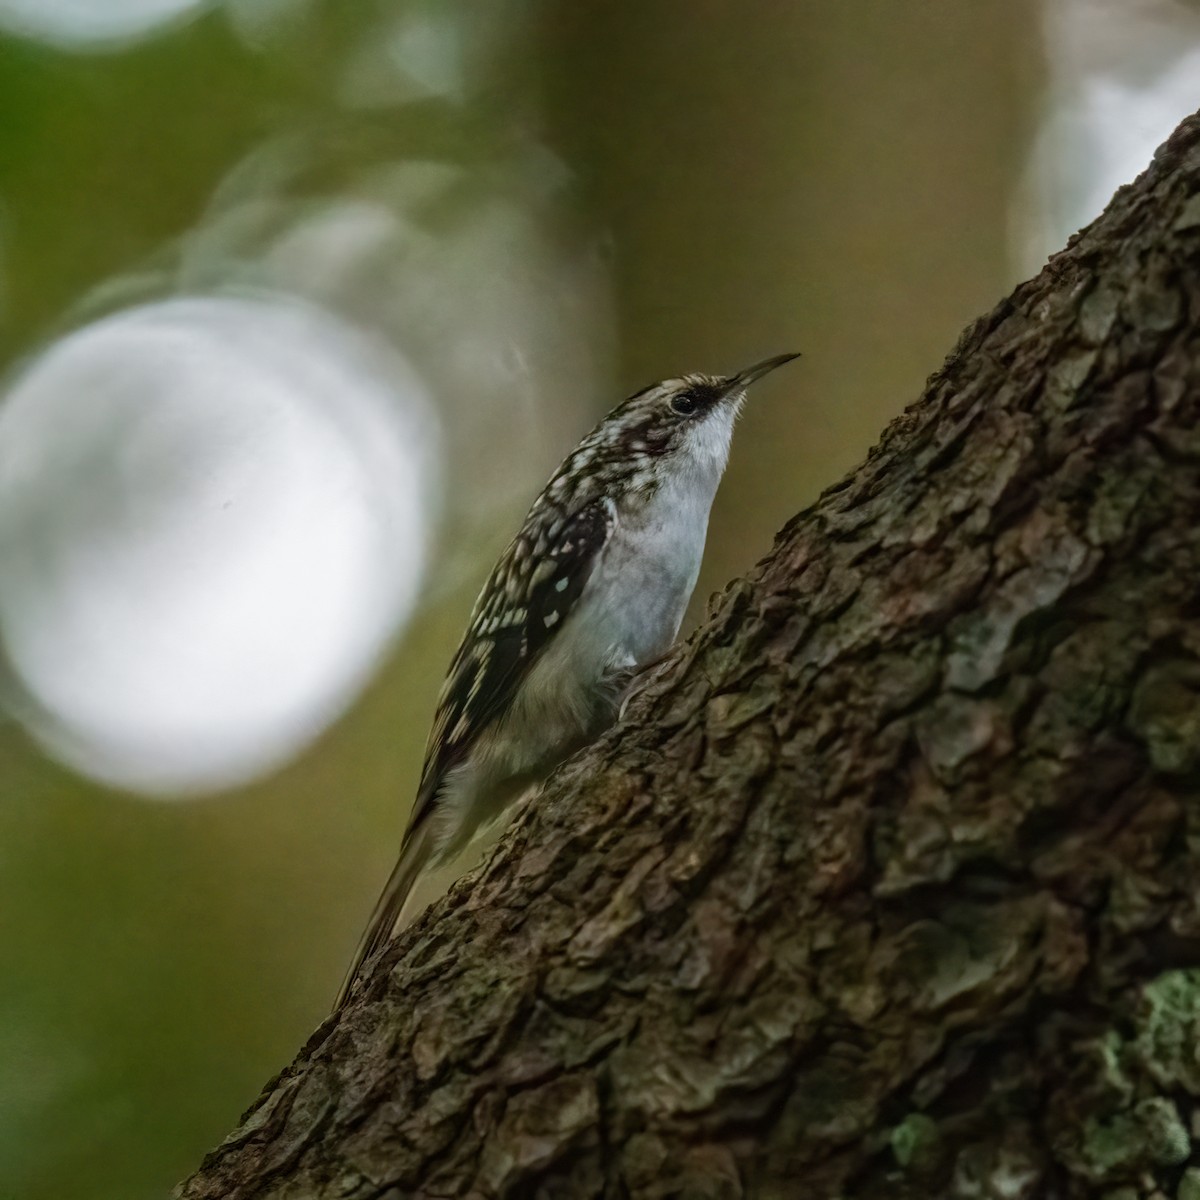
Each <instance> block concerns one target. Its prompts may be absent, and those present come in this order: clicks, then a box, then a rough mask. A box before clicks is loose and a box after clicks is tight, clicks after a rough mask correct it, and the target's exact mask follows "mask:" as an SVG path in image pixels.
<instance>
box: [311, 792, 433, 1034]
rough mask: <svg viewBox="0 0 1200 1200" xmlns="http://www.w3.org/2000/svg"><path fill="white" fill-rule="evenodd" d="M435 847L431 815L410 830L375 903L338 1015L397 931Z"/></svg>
mask: <svg viewBox="0 0 1200 1200" xmlns="http://www.w3.org/2000/svg"><path fill="white" fill-rule="evenodd" d="M434 847H435V839H434V828H433V822H432V821H431V820H430V818H429V815H428V814H427V815H426V816H425V819H424V820H422V821H418V822H417V824H415V825H413V826H412V827H411V828H410V829H409V831H408V834H407V836H406V837H405V839H404V844H403V845H402V846H401V848H400V857H399V859H398V860H397V861H396V865H395V867H393V868H392V873H391V875H390V876H389V877H388V881H387V884H386V885H385V886H384V889H383V893H382V895H381V896H380V897H379V899H378V900H377V901H376V903H375V911H374V912H373V913H372V914H371V920H370V922H369V923H368V925H367V928H366V932H365V933H364V934H363V935H362V938H361V940H360V941H359V943H358V949H357V950H356V951H355V952H354V961H353V962H352V963H351V964H350V970H349V971H347V972H346V978H345V979H344V980H343V981H342V986H341V988H340V990H339V991H338V995H337V999H336V1000H335V1001H334V1004H333V1011H334V1012H338V1011H339V1010H340V1009H341V1008H342V1007H343V1006H344V1005H345V1003H346V1001H347V1000H348V999H349V998H350V993H351V991H352V990H353V988H354V984H355V983H356V982H357V980H358V976H359V974H360V972H361V971H362V968H363V964H364V963H365V962H366V961H367V959H369V958H370V957H371V956H372V955H373V954H374V953H375V951H376V950H378V949H379V948H380V947H381V946H383V945H384V944H385V943H386V942H387V941H388V940H389V939H390V938H391V937H392V935H393V933H395V932H396V926H397V924H398V922H399V920H400V917H401V916H402V915H403V913H404V906H405V903H406V902H407V900H408V897H409V895H410V894H411V893H412V890H413V885H414V884H415V883H416V882H417V879H418V878H419V877H420V875H421V872H422V871H423V870H424V869H425V867H426V865H427V864H428V862H429V860H430V858H431V857H432V855H433V851H434Z"/></svg>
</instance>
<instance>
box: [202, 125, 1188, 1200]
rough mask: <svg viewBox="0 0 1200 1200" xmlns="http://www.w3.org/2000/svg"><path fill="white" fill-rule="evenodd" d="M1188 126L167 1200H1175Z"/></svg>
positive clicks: (1180, 1191) (385, 961)
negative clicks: (450, 1199) (882, 1199)
mask: <svg viewBox="0 0 1200 1200" xmlns="http://www.w3.org/2000/svg"><path fill="white" fill-rule="evenodd" d="M1198 329H1200V117H1195V118H1192V119H1190V120H1189V121H1187V122H1185V123H1184V125H1182V126H1181V127H1180V129H1179V130H1178V131H1177V132H1176V134H1175V135H1174V136H1173V137H1172V139H1171V140H1170V142H1168V143H1167V145H1166V146H1165V147H1163V149H1162V150H1160V152H1159V153H1158V155H1157V156H1156V159H1155V161H1154V163H1153V165H1152V166H1151V168H1150V170H1149V171H1148V172H1147V173H1146V174H1145V175H1144V176H1143V177H1142V178H1141V179H1140V180H1139V181H1138V182H1137V183H1136V184H1134V185H1133V186H1131V187H1128V188H1125V189H1122V191H1120V192H1119V193H1118V194H1117V196H1116V197H1115V198H1114V200H1113V203H1112V205H1111V206H1110V208H1109V209H1108V211H1107V212H1106V213H1105V215H1104V216H1103V217H1102V218H1101V219H1100V220H1099V221H1097V222H1096V223H1095V224H1094V225H1093V226H1092V227H1091V228H1090V229H1089V230H1087V231H1086V232H1084V233H1083V234H1082V235H1080V236H1078V237H1077V238H1075V239H1074V240H1073V241H1072V243H1071V244H1070V246H1069V247H1068V248H1067V249H1066V250H1065V251H1064V252H1063V253H1062V254H1060V255H1058V256H1057V257H1056V258H1054V259H1053V260H1052V261H1051V263H1050V264H1049V265H1048V266H1047V268H1046V269H1045V270H1044V271H1043V272H1042V274H1041V275H1040V276H1039V277H1038V278H1037V279H1035V280H1033V281H1031V282H1029V283H1026V284H1023V285H1022V286H1021V287H1019V288H1018V289H1017V290H1016V292H1015V293H1014V294H1013V295H1012V296H1011V297H1010V298H1009V299H1008V300H1005V301H1004V302H1003V303H1001V304H1000V305H999V306H998V307H997V308H996V310H995V311H994V312H992V313H991V314H989V315H988V316H986V317H984V318H983V319H981V320H980V321H978V322H977V323H976V324H975V325H974V326H972V327H971V328H970V329H969V330H968V331H967V332H966V333H965V334H964V336H963V337H962V339H961V341H960V343H959V345H958V346H957V348H956V349H955V351H954V353H953V354H952V355H951V357H950V358H949V359H948V361H947V362H946V364H945V366H944V367H943V368H942V370H941V371H939V372H938V373H937V374H936V375H935V376H933V377H932V378H931V380H930V381H929V385H928V388H927V390H926V392H925V395H924V396H923V398H922V399H921V400H920V402H919V403H917V404H916V405H914V406H913V407H912V408H911V409H909V410H908V411H907V412H906V413H905V414H904V415H903V416H902V417H900V418H899V419H898V420H897V421H895V422H894V423H893V424H892V425H891V427H890V428H889V429H888V430H887V431H886V433H885V434H884V436H883V439H882V441H881V442H880V444H879V445H878V446H877V447H876V449H875V450H874V451H873V452H872V453H871V455H870V456H869V458H868V459H867V461H866V462H865V463H864V464H863V465H862V466H861V467H860V468H859V470H857V471H856V472H855V473H854V474H853V475H852V476H851V477H850V478H848V479H846V480H845V481H844V482H842V483H841V484H839V485H837V486H836V487H833V488H831V489H830V490H829V491H827V492H826V493H825V494H824V495H823V496H822V497H821V499H820V500H819V501H818V503H817V504H816V505H814V506H813V507H812V508H811V509H809V510H808V511H807V512H804V513H801V514H800V515H799V516H798V517H796V518H795V519H794V520H793V521H792V522H791V523H790V524H789V525H788V526H787V528H785V529H784V530H783V531H782V533H781V534H780V535H779V537H778V539H777V541H776V544H775V547H774V549H773V550H772V552H771V554H770V556H769V557H768V558H767V559H766V560H765V561H764V562H763V563H762V564H760V566H759V567H758V568H757V569H756V570H755V572H754V573H753V574H752V576H751V577H750V578H749V579H747V580H746V581H743V582H740V583H737V584H735V585H733V586H732V587H731V588H730V589H728V591H727V592H726V593H725V594H724V596H723V597H722V598H721V599H720V602H719V604H718V606H717V607H716V611H715V612H714V614H713V615H712V617H711V619H710V620H709V621H708V622H707V624H706V625H705V626H704V628H703V629H702V630H701V631H700V632H699V633H698V634H697V635H696V636H695V637H693V638H692V639H690V640H689V641H688V642H687V643H686V644H683V645H681V646H679V647H677V649H676V651H675V652H674V654H673V656H672V658H671V660H670V661H669V663H668V664H667V665H666V667H665V668H664V669H663V670H662V671H661V672H659V673H658V674H657V675H656V676H655V677H654V678H653V679H652V680H650V681H649V682H648V684H647V685H646V686H645V688H644V689H643V690H642V691H641V692H640V693H639V695H638V698H637V699H636V700H635V701H634V703H633V704H632V705H631V708H630V710H629V712H627V714H626V716H625V719H624V721H623V723H622V724H621V725H620V727H619V728H617V729H616V730H615V731H613V733H612V734H611V736H608V737H606V738H605V739H603V741H602V742H601V743H599V744H598V745H596V746H595V747H593V748H592V749H590V750H589V751H588V752H587V753H585V754H584V755H583V756H581V757H580V758H578V759H576V760H575V761H573V762H572V763H571V764H569V765H568V766H567V767H566V768H565V769H564V770H563V771H562V772H560V773H559V774H558V775H557V776H556V777H555V779H554V780H553V781H552V782H551V784H550V786H549V787H548V789H547V790H546V793H545V795H544V796H543V798H542V799H541V801H540V802H539V803H538V804H537V805H536V806H534V807H533V808H531V809H530V810H529V811H527V812H526V813H525V814H524V815H523V816H522V817H521V818H520V819H519V820H518V822H517V823H516V825H515V827H514V828H513V830H511V831H510V833H509V834H508V835H507V836H506V838H505V840H504V841H503V843H502V844H501V847H500V849H499V851H498V852H497V853H496V854H494V855H493V856H492V858H491V859H490V861H489V862H488V864H487V865H485V867H484V868H482V869H481V870H479V871H477V872H476V873H474V874H473V875H472V876H470V877H468V878H467V879H466V880H465V881H463V882H462V883H461V884H459V885H458V886H457V887H456V888H454V889H453V891H452V892H451V893H450V895H449V896H448V897H447V898H446V899H445V900H443V901H442V902H440V903H438V904H436V905H435V906H433V908H431V909H430V910H429V911H428V912H427V913H426V914H425V915H424V917H423V918H422V919H420V920H419V921H418V922H417V923H416V924H415V925H414V926H413V927H412V928H410V929H409V930H408V931H407V932H406V934H405V935H404V936H402V937H401V938H399V939H398V940H397V941H396V942H395V943H394V944H393V945H392V946H391V947H390V948H389V949H388V950H387V951H386V952H385V953H384V955H383V956H382V959H381V961H378V962H377V963H376V965H375V968H374V971H373V973H372V975H371V977H370V980H369V984H368V986H367V987H366V988H365V989H364V991H363V992H361V993H360V995H359V999H358V1000H357V1002H356V1003H354V1004H353V1005H352V1006H351V1007H350V1008H349V1009H348V1011H346V1012H345V1013H344V1014H343V1015H342V1016H341V1018H340V1019H338V1020H336V1021H333V1020H331V1021H329V1022H327V1023H326V1024H325V1025H324V1026H322V1028H321V1029H319V1030H318V1031H317V1033H316V1034H315V1035H314V1036H313V1038H312V1039H311V1040H310V1042H309V1043H308V1045H307V1046H305V1047H304V1049H303V1050H302V1051H301V1053H300V1055H299V1057H298V1058H297V1060H296V1061H295V1063H294V1064H293V1065H292V1066H291V1067H289V1068H288V1069H287V1070H286V1071H285V1072H284V1073H283V1074H282V1075H280V1076H279V1077H278V1078H277V1079H275V1080H273V1081H272V1082H271V1083H270V1084H269V1085H268V1087H267V1089H266V1090H265V1091H264V1093H263V1095H262V1097H261V1098H260V1099H259V1101H258V1102H257V1103H256V1105H255V1106H254V1107H253V1108H252V1109H251V1110H250V1112H249V1113H248V1114H247V1116H246V1117H245V1119H244V1121H243V1123H242V1125H241V1127H240V1128H239V1129H238V1130H237V1131H236V1132H235V1133H233V1134H232V1135H231V1136H230V1137H229V1138H228V1139H227V1140H226V1142H225V1143H224V1144H223V1145H222V1146H221V1147H220V1148H219V1149H218V1150H216V1151H215V1152H214V1153H212V1154H210V1155H209V1156H208V1158H207V1159H206V1160H205V1162H204V1164H203V1166H202V1167H201V1169H200V1171H199V1173H198V1174H197V1175H195V1176H194V1177H193V1178H192V1179H191V1180H189V1181H188V1182H187V1183H186V1184H184V1185H182V1187H181V1188H180V1191H179V1193H178V1194H179V1195H180V1196H182V1197H183V1198H185V1200H202V1198H204V1200H217V1198H218V1197H219V1198H220V1200H232V1198H238V1200H249V1198H251V1197H254V1198H262V1197H322V1198H324V1197H339V1198H342V1200H346V1198H351V1200H366V1198H367V1197H386V1198H388V1200H399V1198H401V1197H409V1196H414V1197H434V1196H469V1197H476V1198H480V1200H482V1198H484V1197H489V1198H491V1197H562V1198H568V1197H569V1198H574V1197H580V1198H582V1197H621V1196H634V1197H666V1196H679V1197H692V1198H695V1200H701V1198H710V1200H717V1198H723V1197H738V1196H754V1197H813V1198H815V1200H821V1198H825V1197H829V1198H832V1197H847V1198H848V1197H875V1196H889V1197H899V1198H901V1200H903V1198H914V1200H915V1198H917V1197H921V1198H926V1197H933V1196H938V1197H940V1196H948V1197H949V1196H953V1197H963V1198H967V1197H994V1198H996V1200H1000V1198H1007V1200H1021V1198H1026V1200H1032V1198H1033V1197H1084V1196H1087V1197H1091V1196H1105V1197H1109V1198H1111V1200H1135V1198H1137V1197H1151V1196H1154V1197H1158V1196H1159V1195H1160V1194H1161V1195H1162V1196H1166V1197H1179V1198H1180V1200H1189V1198H1192V1200H1194V1198H1195V1197H1198V1196H1200V1166H1197V1167H1191V1166H1189V1163H1191V1162H1193V1161H1195V1162H1197V1163H1198V1164H1200V1144H1198V1145H1197V1146H1196V1148H1195V1149H1194V1148H1193V1136H1194V1135H1197V1134H1200V1125H1198V1122H1200V1049H1198V1047H1200V428H1198V427H1197V417H1198V415H1200V332H1198Z"/></svg>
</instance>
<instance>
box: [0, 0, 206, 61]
mask: <svg viewBox="0 0 1200 1200" xmlns="http://www.w3.org/2000/svg"><path fill="white" fill-rule="evenodd" d="M211 4H212V0H0V28H2V29H5V30H7V31H8V32H9V33H14V34H16V35H17V36H18V37H24V38H30V39H32V40H34V41H40V42H48V43H49V44H50V45H53V46H59V47H62V48H63V49H71V50H87V49H95V48H106V47H109V46H121V45H125V44H127V43H129V42H133V41H136V40H138V39H139V38H143V37H146V36H147V35H149V34H151V33H155V32H157V31H158V30H160V29H162V28H163V27H165V26H169V25H174V24H177V23H179V22H181V21H184V20H187V19H188V18H190V17H195V16H199V14H200V13H201V12H203V11H204V10H205V9H206V8H209V7H211Z"/></svg>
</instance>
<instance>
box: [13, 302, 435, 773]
mask: <svg viewBox="0 0 1200 1200" xmlns="http://www.w3.org/2000/svg"><path fill="white" fill-rule="evenodd" d="M431 420H432V418H431V416H430V405H429V403H428V396H427V394H426V391H425V389H424V387H423V385H422V383H421V382H420V380H419V379H418V378H417V376H416V375H415V374H414V373H413V372H412V371H411V370H410V369H409V368H407V367H406V365H405V364H404V363H403V362H402V361H401V360H399V359H398V358H397V357H396V356H395V354H394V352H392V351H390V350H388V349H386V348H384V347H383V346H381V345H380V344H379V343H377V342H376V341H374V340H373V339H370V338H368V337H366V336H365V335H363V334H361V333H360V332H358V331H356V330H354V329H352V328H351V327H349V326H348V325H346V324H345V323H344V322H343V321H341V320H339V319H337V318H335V317H333V316H332V315H330V314H329V313H327V312H325V311H323V310H321V309H318V308H316V307H312V306H301V305H297V304H295V303H293V302H290V301H283V300H274V299H268V298H255V299H246V298H226V297H208V298H190V299H175V300H169V301H164V302H161V303H156V304H150V305H146V306H143V307H140V308H136V309H131V310H128V311H125V312H122V313H119V314H117V315H115V316H110V317H107V318H105V319H103V320H101V321H99V322H97V323H95V324H93V325H91V326H88V327H86V328H84V329H82V330H79V331H77V332H75V333H73V334H71V335H69V336H67V337H66V338H64V339H62V340H61V341H59V342H57V343H56V344H54V345H52V346H51V347H50V348H49V349H48V350H47V351H46V352H45V353H44V354H43V355H42V356H41V357H40V358H38V359H37V360H36V361H34V362H33V363H32V364H31V365H30V366H29V367H28V368H27V369H26V370H25V371H24V372H23V373H21V374H20V376H19V377H18V378H17V379H16V380H15V381H14V382H13V384H12V386H11V388H10V390H9V394H8V396H7V399H6V401H5V402H4V404H3V407H2V408H0V554H2V556H3V561H4V564H5V569H4V572H3V573H2V574H0V634H2V636H3V641H4V647H5V651H6V654H7V656H8V659H9V662H10V665H11V667H12V669H13V670H14V671H15V672H16V675H17V677H18V679H19V682H20V684H21V685H22V689H23V691H24V692H25V693H27V696H28V699H29V703H28V704H27V705H26V706H24V711H23V713H22V714H21V715H22V719H23V720H24V721H25V722H26V724H27V725H28V727H29V728H30V730H31V732H32V733H33V734H34V736H35V737H36V738H38V740H39V741H41V742H42V743H43V744H44V745H45V746H47V747H48V748H49V749H50V750H51V751H52V752H53V753H54V754H56V755H57V756H58V757H60V758H61V759H63V760H64V761H66V762H68V763H70V764H71V765H73V766H74V767H76V768H77V769H79V770H81V771H83V772H84V773H87V774H89V775H91V776H93V777H95V778H99V779H103V780H106V781H108V782H110V783H113V784H116V785H119V786H123V787H126V788H129V789H132V790H136V791H141V792H146V793H151V794H194V793H196V792H200V791H205V790H210V789H213V788H218V787H221V786H225V785H229V784H233V783H237V782H240V781H242V780H245V779H247V778H251V777H253V776H254V775H257V774H259V773H261V772H263V771H265V770H267V769H269V768H271V767H273V766H275V765H277V764H279V763H282V762H284V761H286V760H287V759H288V758H289V757H291V756H292V755H294V754H295V753H296V752H297V751H298V750H299V749H300V748H301V747H302V746H303V745H304V744H305V743H306V742H307V741H309V740H310V739H311V738H313V737H314V736H316V735H317V734H318V733H319V732H320V731H321V730H322V729H324V728H325V727H326V726H327V725H328V724H329V722H330V721H332V720H333V719H334V718H336V717H337V716H338V715H339V714H340V713H341V712H342V711H343V710H344V708H345V706H346V704H347V703H348V702H349V700H350V699H351V698H352V697H353V696H354V695H355V694H356V692H357V690H358V689H359V688H360V687H361V685H362V683H363V681H364V680H365V679H366V678H367V676H368V675H369V674H370V672H371V670H372V669H373V668H374V666H375V665H376V664H377V662H378V660H379V656H380V654H381V653H382V651H383V649H384V647H385V646H386V644H387V642H388V640H389V638H390V637H391V636H392V635H393V633H394V632H395V630H396V629H397V627H398V626H399V625H400V624H401V623H403V621H404V620H405V619H406V618H407V617H408V616H409V614H410V613H411V611H412V609H413V606H414V604H415V602H416V599H417V594H418V590H419V587H420V583H421V579H422V573H423V566H424V561H425V548H426V544H427V541H428V538H429V535H430V527H431V524H432V521H433V516H434V509H435V507H436V497H435V481H436V477H437V473H438V472H437V454H436V449H435V446H436V440H435V438H434V436H433V429H432V426H431Z"/></svg>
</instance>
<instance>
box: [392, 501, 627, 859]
mask: <svg viewBox="0 0 1200 1200" xmlns="http://www.w3.org/2000/svg"><path fill="white" fill-rule="evenodd" d="M612 525H613V509H612V505H611V503H610V502H608V501H605V500H596V501H593V502H592V503H590V504H588V505H587V506H585V507H584V508H581V509H580V510H579V511H578V512H576V513H574V514H572V515H570V516H568V517H565V518H563V519H561V520H559V521H558V522H557V523H549V522H548V523H547V525H546V526H545V527H544V528H543V530H542V531H539V530H537V529H536V528H530V527H529V526H527V527H526V529H524V530H522V532H521V533H520V534H518V535H517V537H516V538H515V539H514V540H513V541H512V542H511V543H510V545H509V547H508V549H507V550H506V551H505V552H504V554H503V555H502V556H501V558H500V561H499V562H498V563H497V564H496V566H495V568H494V569H493V571H492V574H491V575H490V577H489V578H488V581H487V583H486V584H485V585H484V588H483V591H482V592H480V594H479V599H478V600H477V601H476V602H475V611H474V612H473V613H472V615H471V623H470V626H469V627H468V629H467V633H466V635H465V637H464V638H463V640H462V643H461V645H460V646H459V648H458V652H457V653H456V654H455V656H454V660H453V661H452V662H451V664H450V671H449V673H448V674H447V676H446V682H445V683H444V684H443V685H442V691H441V695H440V697H439V698H438V707H437V712H436V714H435V716H434V720H433V728H432V729H431V730H430V734H429V742H428V745H427V746H426V750H425V765H424V768H423V770H422V773H421V784H420V787H419V788H418V791H417V800H416V804H415V805H414V806H413V811H412V816H411V817H410V818H409V824H408V829H409V831H411V830H412V829H413V828H414V827H415V826H416V825H417V824H418V823H419V822H420V821H422V820H423V819H424V818H425V817H426V816H427V815H428V813H429V812H430V811H432V808H433V804H434V801H435V800H436V798H437V794H438V790H439V788H440V787H441V785H442V781H443V780H444V779H445V777H446V773H447V772H448V771H450V770H451V769H452V768H453V767H454V766H456V765H457V764H458V763H459V762H461V761H462V760H463V758H464V757H465V756H466V755H467V753H468V751H469V750H470V748H471V745H472V744H473V742H474V741H475V739H476V738H477V737H478V736H479V734H480V732H481V731H482V730H483V729H485V728H486V727H487V726H488V725H489V724H490V723H491V722H492V721H493V720H495V719H496V717H498V716H499V715H500V714H501V713H503V712H504V711H506V710H507V708H508V707H509V705H510V704H511V703H512V700H513V697H514V696H515V695H516V692H517V689H518V688H519V687H520V685H521V682H522V680H523V679H524V678H525V676H526V674H527V673H528V671H529V669H530V667H531V666H532V665H533V664H534V663H535V662H536V661H537V658H538V655H539V654H540V653H541V652H542V650H543V649H544V648H545V647H546V645H547V643H548V642H549V641H550V640H551V639H552V638H553V637H554V636H555V634H556V633H557V632H558V631H559V629H561V628H562V625H563V624H564V622H565V621H566V619H567V617H568V616H569V615H570V613H571V610H572V608H573V607H574V605H575V603H576V601H577V600H578V599H579V596H580V594H581V593H582V592H583V589H584V586H585V585H586V583H587V581H588V578H589V577H590V576H591V573H592V569H593V567H594V565H595V562H596V557H597V555H598V554H599V553H600V550H601V549H602V548H603V546H604V544H605V542H606V541H607V540H608V537H609V535H610V533H611V532H612ZM408 836H409V833H408V832H406V833H405V838H406V840H407V838H408Z"/></svg>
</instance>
